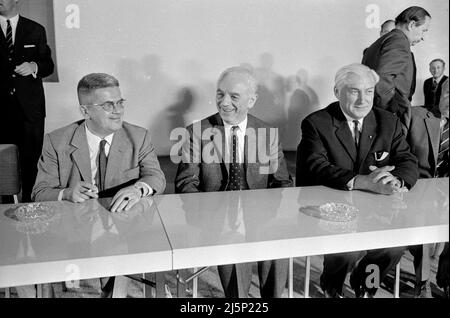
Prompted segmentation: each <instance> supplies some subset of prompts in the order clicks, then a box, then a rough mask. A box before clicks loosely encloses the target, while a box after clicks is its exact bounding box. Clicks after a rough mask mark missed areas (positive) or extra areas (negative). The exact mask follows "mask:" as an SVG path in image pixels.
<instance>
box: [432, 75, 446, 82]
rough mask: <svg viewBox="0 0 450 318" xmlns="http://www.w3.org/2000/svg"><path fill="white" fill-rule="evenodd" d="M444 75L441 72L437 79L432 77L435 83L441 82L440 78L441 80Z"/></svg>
mask: <svg viewBox="0 0 450 318" xmlns="http://www.w3.org/2000/svg"><path fill="white" fill-rule="evenodd" d="M443 77H444V74H442V75H441V76H439V77H438V78H437V79H434V77H433V81H436V83H438V84H439V83H440V82H441V80H442V78H443Z"/></svg>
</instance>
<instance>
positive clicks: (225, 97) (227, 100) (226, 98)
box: [221, 94, 231, 106]
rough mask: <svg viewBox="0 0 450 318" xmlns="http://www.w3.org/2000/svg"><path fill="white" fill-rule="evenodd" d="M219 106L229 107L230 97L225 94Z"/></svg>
mask: <svg viewBox="0 0 450 318" xmlns="http://www.w3.org/2000/svg"><path fill="white" fill-rule="evenodd" d="M221 104H222V105H224V106H228V105H230V104H231V97H230V95H228V94H225V96H224V97H223V99H222V103H221Z"/></svg>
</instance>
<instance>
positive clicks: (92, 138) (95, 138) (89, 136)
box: [85, 124, 114, 146]
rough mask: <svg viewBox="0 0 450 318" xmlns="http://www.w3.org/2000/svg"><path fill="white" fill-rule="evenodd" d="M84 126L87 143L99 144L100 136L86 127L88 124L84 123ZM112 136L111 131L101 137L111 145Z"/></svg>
mask: <svg viewBox="0 0 450 318" xmlns="http://www.w3.org/2000/svg"><path fill="white" fill-rule="evenodd" d="M85 128H86V138H87V142H88V145H99V144H100V141H102V138H100V137H99V136H97V135H94V134H93V133H92V132H91V131H90V130H89V128H88V126H87V125H86V124H85ZM113 137H114V133H112V134H111V135H108V136H106V137H105V138H103V139H105V140H106V143H107V144H108V145H109V146H111V144H112V140H113Z"/></svg>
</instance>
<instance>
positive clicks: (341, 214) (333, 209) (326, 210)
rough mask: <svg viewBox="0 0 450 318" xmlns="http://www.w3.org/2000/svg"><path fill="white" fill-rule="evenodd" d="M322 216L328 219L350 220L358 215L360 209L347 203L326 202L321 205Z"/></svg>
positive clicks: (335, 220)
mask: <svg viewBox="0 0 450 318" xmlns="http://www.w3.org/2000/svg"><path fill="white" fill-rule="evenodd" d="M319 211H320V217H321V218H322V219H324V220H327V221H334V222H348V221H351V220H353V219H355V218H356V217H357V216H358V212H359V210H358V209H357V208H356V207H354V206H352V205H348V204H345V203H334V202H332V203H325V204H322V205H321V206H319Z"/></svg>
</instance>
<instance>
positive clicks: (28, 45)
mask: <svg viewBox="0 0 450 318" xmlns="http://www.w3.org/2000/svg"><path fill="white" fill-rule="evenodd" d="M23 47H24V48H25V49H29V48H32V47H36V45H34V44H27V45H24V46H23Z"/></svg>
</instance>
